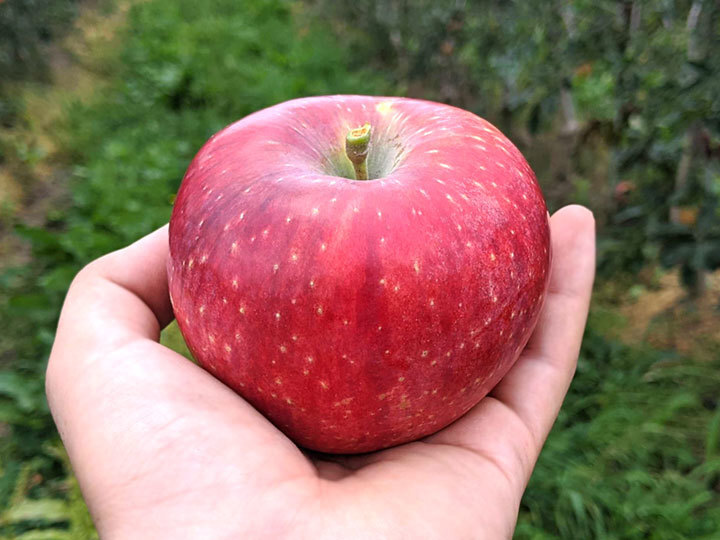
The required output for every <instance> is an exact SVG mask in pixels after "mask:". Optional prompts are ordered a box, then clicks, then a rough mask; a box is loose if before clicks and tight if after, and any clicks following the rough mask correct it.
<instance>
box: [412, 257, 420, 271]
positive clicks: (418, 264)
mask: <svg viewBox="0 0 720 540" xmlns="http://www.w3.org/2000/svg"><path fill="white" fill-rule="evenodd" d="M413 268H414V269H415V273H416V274H419V273H420V262H419V261H418V260H417V259H416V260H415V262H414V263H413Z"/></svg>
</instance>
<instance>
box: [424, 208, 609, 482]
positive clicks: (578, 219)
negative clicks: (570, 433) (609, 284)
mask: <svg viewBox="0 0 720 540" xmlns="http://www.w3.org/2000/svg"><path fill="white" fill-rule="evenodd" d="M550 225H551V238H552V252H553V264H552V270H551V276H550V283H549V286H548V293H547V298H546V300H545V304H544V306H543V309H542V312H541V315H540V320H539V322H538V325H537V327H536V329H535V331H534V333H533V337H532V338H531V340H530V343H529V344H528V347H527V348H526V350H525V351H524V352H523V354H522V356H521V357H520V359H519V360H518V361H517V363H516V364H515V366H514V367H513V368H512V369H511V370H510V372H508V374H507V375H506V376H505V378H504V379H503V380H502V381H501V382H500V384H498V385H497V386H496V387H495V389H494V390H493V391H492V392H491V394H490V395H489V396H488V397H486V398H485V399H483V400H482V401H481V402H480V403H479V404H478V405H477V406H476V407H475V408H474V409H473V410H471V411H470V412H469V413H468V414H467V415H465V416H464V417H463V418H461V419H460V420H458V421H457V422H455V423H454V424H452V425H451V426H450V427H448V428H446V429H445V430H443V431H441V432H439V433H438V434H437V435H435V436H433V437H430V438H429V439H427V441H428V442H434V443H442V444H453V445H458V446H463V447H467V448H469V449H472V450H474V451H476V452H478V453H480V454H482V456H483V457H485V458H487V459H489V460H491V461H493V462H494V463H495V464H496V465H497V466H498V468H500V469H503V470H504V471H505V472H506V474H508V475H509V476H511V477H514V476H513V475H516V473H517V478H518V479H519V483H518V486H517V487H518V488H520V489H522V488H524V485H525V483H526V482H527V479H528V478H529V476H530V473H531V471H532V468H533V466H534V463H535V461H536V460H537V457H538V455H539V453H540V450H541V448H542V445H543V443H544V441H545V439H546V437H547V435H548V433H549V431H550V428H551V427H552V424H553V422H554V421H555V418H556V417H557V414H558V412H559V410H560V406H561V404H562V401H563V399H564V396H565V394H566V393H567V389H568V386H569V384H570V380H571V379H572V376H573V374H574V372H575V366H576V363H577V357H578V353H579V350H580V343H581V340H582V335H583V331H584V328H585V321H586V318H587V313H588V307H589V302H590V294H591V290H592V283H593V279H594V272H595V231H594V220H593V217H592V214H591V213H590V212H589V211H588V210H587V209H585V208H583V207H580V206H569V207H566V208H563V209H561V210H559V211H558V212H557V213H556V214H555V215H554V216H553V217H552V219H551V222H550Z"/></svg>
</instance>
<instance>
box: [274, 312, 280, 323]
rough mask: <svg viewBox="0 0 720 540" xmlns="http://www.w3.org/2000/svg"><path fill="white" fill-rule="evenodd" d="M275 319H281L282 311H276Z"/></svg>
mask: <svg viewBox="0 0 720 540" xmlns="http://www.w3.org/2000/svg"><path fill="white" fill-rule="evenodd" d="M275 320H276V321H279V320H280V312H276V313H275Z"/></svg>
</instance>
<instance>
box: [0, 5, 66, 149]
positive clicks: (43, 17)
mask: <svg viewBox="0 0 720 540" xmlns="http://www.w3.org/2000/svg"><path fill="white" fill-rule="evenodd" d="M76 4H77V0H5V1H4V2H0V124H4V125H9V124H11V123H12V122H13V121H14V119H15V115H16V114H17V112H18V108H19V103H18V102H17V100H16V99H14V96H13V92H12V91H11V89H10V88H9V87H8V84H9V83H10V82H11V81H18V80H43V79H45V78H46V77H47V64H46V58H47V52H46V51H47V48H48V45H49V44H50V43H51V41H52V40H53V39H56V38H57V37H58V36H60V35H62V33H63V32H64V31H65V29H66V28H67V26H68V24H69V23H70V21H72V19H73V17H74V15H75V10H76ZM0 150H1V148H0ZM0 161H2V152H0Z"/></svg>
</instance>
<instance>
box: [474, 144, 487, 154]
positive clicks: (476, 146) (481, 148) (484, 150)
mask: <svg viewBox="0 0 720 540" xmlns="http://www.w3.org/2000/svg"><path fill="white" fill-rule="evenodd" d="M475 148H479V149H480V150H482V151H483V152H487V148H485V147H484V146H483V145H482V144H476V145H475Z"/></svg>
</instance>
